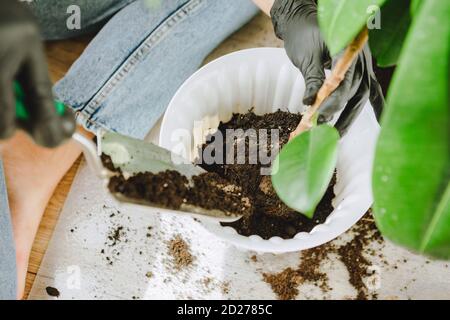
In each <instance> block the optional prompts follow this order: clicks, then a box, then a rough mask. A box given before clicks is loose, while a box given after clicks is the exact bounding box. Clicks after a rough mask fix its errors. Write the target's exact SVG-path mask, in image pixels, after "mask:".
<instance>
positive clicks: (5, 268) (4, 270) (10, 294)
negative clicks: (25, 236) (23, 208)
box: [0, 159, 17, 300]
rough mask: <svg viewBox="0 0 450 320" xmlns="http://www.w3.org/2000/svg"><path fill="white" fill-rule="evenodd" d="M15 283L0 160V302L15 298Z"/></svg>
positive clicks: (10, 236)
mask: <svg viewBox="0 0 450 320" xmlns="http://www.w3.org/2000/svg"><path fill="white" fill-rule="evenodd" d="M16 281H17V274H16V253H15V249H14V241H13V233H12V227H11V215H10V212H9V205H8V195H7V193H6V185H5V179H4V174H3V165H2V161H1V159H0V300H6V299H8V300H12V299H15V298H16V294H17V293H16V285H17V284H16Z"/></svg>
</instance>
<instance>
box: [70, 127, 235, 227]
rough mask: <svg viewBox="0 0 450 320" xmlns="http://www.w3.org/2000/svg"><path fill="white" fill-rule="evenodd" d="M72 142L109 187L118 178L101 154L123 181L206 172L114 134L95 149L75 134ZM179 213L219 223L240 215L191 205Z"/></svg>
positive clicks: (117, 195) (104, 137) (120, 198)
mask: <svg viewBox="0 0 450 320" xmlns="http://www.w3.org/2000/svg"><path fill="white" fill-rule="evenodd" d="M72 138H73V139H74V140H75V141H77V142H78V143H79V144H80V145H81V146H82V148H83V153H84V156H85V158H86V161H87V163H88V165H89V167H90V168H91V169H92V170H93V171H94V172H95V173H96V174H97V176H99V177H100V178H101V179H103V180H104V181H105V183H106V184H108V183H109V180H110V179H111V177H113V176H115V175H117V172H113V171H111V170H109V169H107V168H106V167H105V166H104V165H103V163H102V161H101V158H100V155H101V154H105V155H107V156H109V157H110V158H111V160H112V163H113V165H114V167H115V168H116V169H119V168H120V170H121V172H122V174H123V175H124V176H125V177H127V176H133V175H135V174H137V173H139V172H151V173H154V174H157V173H159V172H163V171H166V170H174V171H178V172H179V173H180V174H182V175H184V176H186V177H187V178H188V180H190V179H191V178H192V176H195V175H200V174H202V173H205V172H206V171H205V170H204V169H202V168H200V167H199V166H196V165H194V164H192V163H187V162H186V160H185V159H183V158H182V157H180V156H178V155H176V154H173V153H172V152H170V151H169V150H166V149H164V148H161V147H158V146H156V145H154V144H152V143H149V142H145V141H141V140H137V139H133V138H129V137H125V136H123V135H120V134H117V133H113V132H104V133H103V134H102V136H101V137H97V139H98V140H97V142H98V143H97V145H96V144H95V143H94V142H93V141H91V140H89V139H87V138H86V137H84V136H82V135H80V134H78V133H75V134H74V135H73V137H72ZM108 191H109V190H108ZM111 194H112V195H113V196H114V197H115V198H116V199H117V200H118V201H119V202H126V203H133V204H138V205H146V206H153V207H161V206H160V205H158V204H155V203H151V202H147V201H145V200H136V199H132V198H128V197H126V196H125V195H123V194H121V193H111ZM205 197H208V195H207V194H205ZM180 212H186V213H189V214H191V215H195V216H198V217H205V216H206V217H209V218H214V219H217V220H219V221H222V222H232V221H235V220H237V219H239V218H240V217H241V215H238V214H234V213H232V212H224V211H221V210H217V209H214V210H207V209H204V208H201V207H197V206H194V205H191V204H182V205H181V207H180Z"/></svg>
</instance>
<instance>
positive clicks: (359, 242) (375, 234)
mask: <svg viewBox="0 0 450 320" xmlns="http://www.w3.org/2000/svg"><path fill="white" fill-rule="evenodd" d="M352 232H353V234H354V236H353V238H352V239H351V240H349V241H348V242H346V243H345V244H337V241H332V242H329V243H327V244H324V245H322V246H320V247H316V248H313V249H309V250H305V251H302V252H301V256H300V263H299V265H298V267H296V268H292V267H291V268H286V269H285V270H282V271H281V272H279V273H275V274H268V273H264V274H263V280H264V281H265V282H267V283H268V284H269V285H270V286H271V288H272V290H273V292H274V293H275V294H276V295H277V297H278V299H280V300H291V299H295V298H296V297H297V295H298V294H299V293H300V288H301V286H302V285H303V284H312V285H314V286H316V287H319V288H320V289H321V290H322V292H323V293H326V292H328V291H330V290H332V288H331V287H330V286H329V283H328V282H329V278H328V275H327V274H326V273H323V272H322V271H321V265H322V264H324V263H326V262H331V261H333V260H334V257H335V256H337V257H338V259H339V260H340V261H341V262H342V263H343V264H344V266H345V268H346V269H347V272H348V275H349V280H348V281H349V283H350V285H352V286H353V288H354V289H355V291H356V299H357V300H367V299H376V298H377V296H376V294H374V293H371V292H370V291H369V289H368V288H367V285H366V281H367V280H368V278H369V277H370V276H371V275H372V274H373V270H372V269H371V267H372V263H371V262H370V260H369V258H370V257H374V256H377V255H379V253H376V252H373V251H372V250H371V249H370V244H372V243H374V242H375V243H379V244H382V243H383V238H382V236H381V234H380V232H379V231H378V229H377V227H376V225H375V222H374V220H373V218H372V215H371V214H370V212H369V213H367V214H366V215H365V217H364V218H362V219H361V220H360V221H359V222H358V223H357V224H356V225H355V226H354V227H353V229H352ZM333 256H334V257H333Z"/></svg>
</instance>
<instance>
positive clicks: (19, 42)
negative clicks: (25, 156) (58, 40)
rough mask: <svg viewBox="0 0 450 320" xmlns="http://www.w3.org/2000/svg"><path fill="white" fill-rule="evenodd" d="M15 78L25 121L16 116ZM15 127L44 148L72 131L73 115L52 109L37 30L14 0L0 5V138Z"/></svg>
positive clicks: (4, 1) (53, 106)
mask: <svg viewBox="0 0 450 320" xmlns="http://www.w3.org/2000/svg"><path fill="white" fill-rule="evenodd" d="M14 81H18V82H19V84H20V86H21V87H22V88H23V91H24V93H25V101H24V104H25V106H26V108H27V112H28V113H29V119H28V120H27V121H19V120H18V119H16V107H15V100H16V97H15V95H14V85H13V83H14ZM17 128H22V129H24V130H25V131H27V132H28V133H29V134H30V135H31V136H32V137H33V138H34V140H35V141H36V142H37V143H38V144H40V145H43V146H46V147H55V146H57V145H59V144H60V143H62V142H63V141H64V140H65V139H67V138H68V137H70V136H71V135H72V133H73V132H74V130H75V119H74V115H73V113H72V112H71V111H70V110H65V112H64V115H62V116H61V115H58V113H57V111H56V110H55V105H54V100H53V95H52V91H51V82H50V80H49V76H48V69H47V64H46V58H45V55H44V51H43V46H42V43H41V39H40V34H39V30H38V27H37V24H36V22H35V21H34V18H33V16H32V14H31V12H29V10H28V8H27V7H26V6H25V5H24V4H22V3H20V2H18V1H17V0H2V4H1V6H0V139H6V138H8V137H10V136H12V135H13V134H14V132H15V130H16V129H17Z"/></svg>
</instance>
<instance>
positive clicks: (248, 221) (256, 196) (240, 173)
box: [200, 111, 335, 239]
mask: <svg viewBox="0 0 450 320" xmlns="http://www.w3.org/2000/svg"><path fill="white" fill-rule="evenodd" d="M300 120H301V115H300V114H293V113H289V112H283V111H277V112H274V113H270V114H265V115H261V116H260V115H256V114H255V113H253V112H252V111H249V112H248V113H246V114H234V115H233V117H232V118H231V120H230V121H227V122H225V123H220V125H219V128H218V131H220V132H221V133H222V136H224V137H225V136H226V132H227V130H236V129H243V130H244V132H246V130H249V129H254V130H255V132H256V135H257V139H253V140H252V141H250V139H246V140H245V159H246V161H245V163H246V164H237V163H238V160H239V159H238V158H237V157H238V154H237V152H234V162H232V163H231V164H230V163H229V162H230V161H228V163H226V161H225V159H224V160H223V161H222V163H224V164H212V165H205V164H200V166H202V167H203V168H204V169H205V170H207V171H209V172H215V173H217V174H218V175H219V176H220V177H222V178H224V179H226V180H228V181H231V182H232V183H233V184H235V185H237V186H240V187H241V188H242V191H243V193H244V194H245V195H246V196H247V197H248V198H249V199H250V202H251V204H252V207H251V210H249V211H247V212H246V213H245V214H244V216H243V217H242V218H241V219H240V220H238V221H236V222H232V223H223V224H222V225H224V226H231V227H233V228H234V229H236V231H237V232H238V233H239V234H241V235H244V236H250V235H254V234H256V235H259V236H261V237H262V238H263V239H269V238H271V237H274V236H278V237H281V238H284V239H290V238H292V237H294V236H295V235H296V234H297V233H299V232H302V231H304V232H309V231H311V230H312V229H313V228H314V227H315V226H316V225H318V224H322V223H324V222H325V220H326V218H327V217H328V216H329V215H330V213H331V212H332V211H333V206H332V204H331V202H332V200H333V198H334V191H333V187H334V184H335V177H334V178H333V181H332V182H331V184H330V185H329V187H328V189H327V192H326V194H325V196H324V197H323V199H322V200H321V202H320V203H319V205H318V207H317V209H316V212H315V214H314V216H313V218H312V219H309V218H307V217H305V216H304V215H302V214H299V213H298V212H296V211H294V210H292V209H290V208H289V207H287V206H286V205H285V204H284V203H283V202H282V201H281V200H280V199H279V198H278V196H277V195H276V193H275V190H274V189H273V187H272V182H271V179H270V176H265V175H261V168H262V167H264V165H263V164H261V162H260V161H259V160H260V159H259V158H258V161H257V163H256V164H250V159H249V152H250V147H249V144H250V143H255V142H256V143H257V148H258V152H259V149H260V148H266V149H267V150H264V151H265V152H266V154H270V148H271V143H272V142H271V141H269V143H265V142H264V139H260V132H261V131H260V130H266V132H270V130H273V129H277V130H278V132H279V143H280V146H281V147H282V146H283V145H284V144H286V143H287V142H288V140H289V134H290V133H291V132H292V131H293V130H294V129H295V128H296V126H297V125H298V123H299V121H300ZM267 130H269V131H267ZM263 132H264V131H263ZM212 136H214V134H213V135H212ZM267 136H269V137H270V133H267ZM210 140H211V141H210ZM207 141H210V142H209V143H207V144H205V145H203V147H202V152H203V151H204V150H205V148H207V147H208V145H209V144H211V143H214V139H208V140H207ZM236 141H237V139H236V140H235V141H234V143H237V142H236ZM229 142H230V141H229ZM260 142H263V143H261V145H260ZM226 147H227V146H226V143H225V144H223V148H224V149H223V150H222V153H221V154H222V155H224V157H226V152H227V151H226ZM234 149H236V148H234ZM229 150H233V148H230V149H229ZM202 154H203V153H202Z"/></svg>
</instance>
